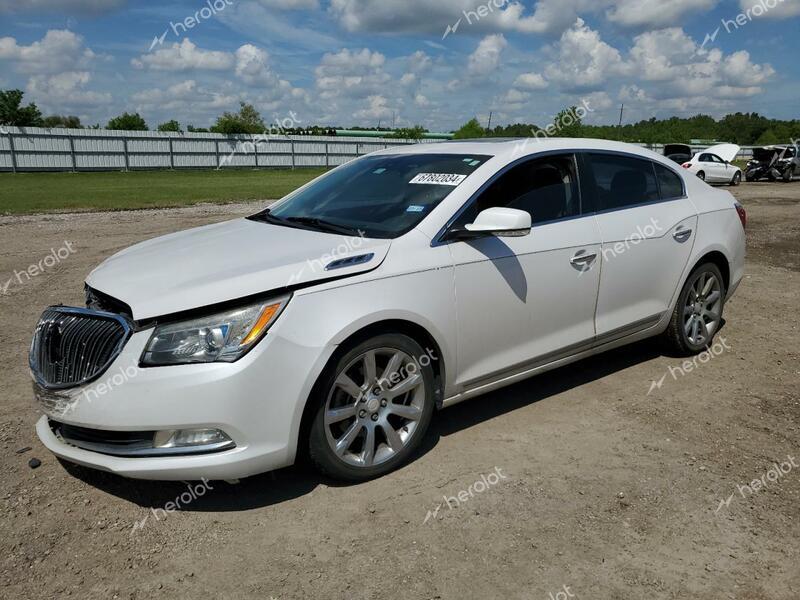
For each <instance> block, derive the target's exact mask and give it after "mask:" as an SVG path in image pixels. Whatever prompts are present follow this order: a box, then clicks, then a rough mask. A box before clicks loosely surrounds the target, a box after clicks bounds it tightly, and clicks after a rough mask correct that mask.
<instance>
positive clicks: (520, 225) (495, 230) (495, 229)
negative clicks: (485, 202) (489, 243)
mask: <svg viewBox="0 0 800 600" xmlns="http://www.w3.org/2000/svg"><path fill="white" fill-rule="evenodd" d="M465 228H466V230H467V231H469V232H472V233H475V234H488V235H495V236H497V237H520V236H524V235H528V234H529V233H530V232H531V215H530V213H527V212H525V211H524V210H517V209H516V208H502V207H499V206H496V207H494V208H487V209H486V210H482V211H481V212H480V213H478V216H477V217H476V218H475V222H474V223H470V224H469V225H465Z"/></svg>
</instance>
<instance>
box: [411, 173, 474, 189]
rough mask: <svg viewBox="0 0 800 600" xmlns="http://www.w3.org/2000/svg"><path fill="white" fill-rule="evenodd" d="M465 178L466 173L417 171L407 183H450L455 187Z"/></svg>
mask: <svg viewBox="0 0 800 600" xmlns="http://www.w3.org/2000/svg"><path fill="white" fill-rule="evenodd" d="M466 178H467V176H466V175H459V174H458V173H419V174H417V175H415V176H414V179H412V180H411V181H409V182H408V183H417V184H428V185H451V186H453V187H455V186H457V185H458V184H459V183H461V182H462V181H464V180H465V179H466Z"/></svg>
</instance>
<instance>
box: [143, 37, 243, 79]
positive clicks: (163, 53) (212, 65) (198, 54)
mask: <svg viewBox="0 0 800 600" xmlns="http://www.w3.org/2000/svg"><path fill="white" fill-rule="evenodd" d="M131 64H132V65H133V66H134V68H136V69H143V68H148V69H154V70H156V71H188V70H190V69H200V70H210V71H220V70H225V69H231V68H232V67H233V66H234V57H233V54H231V53H229V52H218V51H215V50H203V49H202V48H198V47H197V46H196V45H195V44H193V43H192V41H191V40H190V39H189V38H184V39H183V40H182V41H181V42H175V43H174V44H172V46H170V47H168V48H161V49H159V50H156V51H155V52H153V53H151V54H143V55H142V56H140V57H139V58H134V59H133V60H131Z"/></svg>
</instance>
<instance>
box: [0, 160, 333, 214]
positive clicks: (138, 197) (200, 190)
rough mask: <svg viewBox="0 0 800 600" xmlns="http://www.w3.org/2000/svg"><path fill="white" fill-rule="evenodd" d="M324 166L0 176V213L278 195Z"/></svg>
mask: <svg viewBox="0 0 800 600" xmlns="http://www.w3.org/2000/svg"><path fill="white" fill-rule="evenodd" d="M324 172H325V170H324V169H297V170H295V171H291V170H288V169H287V170H247V171H134V172H130V173H122V172H102V173H3V174H0V214H25V213H40V212H53V211H62V212H63V211H72V210H124V209H131V208H156V207H168V206H185V205H187V204H196V203H198V202H220V203H225V202H238V201H244V200H266V199H276V198H280V197H282V196H284V195H286V194H287V193H289V192H291V191H292V190H294V189H296V188H298V187H300V186H301V185H303V184H304V183H306V182H308V181H310V180H311V179H313V178H314V177H316V176H318V175H321V174H322V173H324Z"/></svg>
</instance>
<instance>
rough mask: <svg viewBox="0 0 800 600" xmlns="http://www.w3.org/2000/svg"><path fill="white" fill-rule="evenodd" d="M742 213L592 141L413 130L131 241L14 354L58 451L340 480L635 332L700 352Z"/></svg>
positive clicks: (709, 334) (731, 284)
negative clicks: (224, 211) (244, 201)
mask: <svg viewBox="0 0 800 600" xmlns="http://www.w3.org/2000/svg"><path fill="white" fill-rule="evenodd" d="M744 226H745V212H744V209H743V208H742V207H741V206H740V205H738V204H737V203H736V202H735V201H734V198H733V197H732V196H731V195H730V193H728V192H727V191H722V190H717V189H713V188H711V187H709V186H708V185H706V184H705V183H703V182H702V181H700V180H699V179H698V178H697V177H687V171H685V170H682V169H680V168H676V166H675V164H674V163H672V162H670V161H669V160H668V159H666V158H665V157H663V156H660V155H657V154H655V153H653V152H650V151H648V150H644V149H642V148H639V147H636V146H630V145H627V144H621V143H616V142H608V141H602V140H575V139H550V140H544V141H543V140H535V141H519V140H517V141H485V142H470V141H465V142H451V143H437V144H419V145H412V146H408V147H404V148H402V149H399V148H392V149H388V150H385V151H380V152H376V153H374V154H370V155H367V156H364V157H361V158H359V159H357V160H354V161H352V162H349V163H347V164H345V165H343V166H340V167H338V168H336V169H334V170H332V171H330V172H329V173H327V174H325V175H323V176H322V177H320V178H318V179H316V180H314V181H312V182H311V183H309V184H307V185H306V186H304V187H302V188H300V189H299V190H297V191H295V192H294V193H292V194H290V195H289V196H287V197H286V198H284V199H282V200H280V201H278V202H277V203H276V204H274V205H272V206H271V207H270V208H268V209H265V210H262V211H261V212H258V213H257V214H254V215H253V216H251V217H249V218H246V219H236V220H232V221H228V222H224V223H217V224H214V225H208V226H205V227H200V228H197V229H192V230H189V231H184V232H180V233H174V234H171V235H167V236H164V237H160V238H156V239H153V240H149V241H146V242H143V243H140V244H137V245H135V246H133V247H131V248H128V249H127V250H123V251H122V252H120V253H118V254H116V255H114V256H112V257H111V258H109V259H108V260H106V261H105V262H104V263H102V264H101V265H100V266H99V267H97V268H96V269H95V270H94V271H93V272H92V273H90V274H89V276H88V278H87V280H86V291H87V306H86V307H76V308H69V307H64V306H61V305H59V306H52V307H50V308H48V309H46V311H45V312H44V314H43V315H42V318H41V320H40V322H39V324H38V326H37V328H36V331H35V334H34V338H33V342H32V345H31V351H30V366H31V371H32V374H33V377H34V380H35V385H34V389H35V394H36V396H37V399H38V401H39V403H40V406H41V407H42V410H43V412H44V413H45V415H44V416H42V417H41V419H40V420H39V422H38V423H37V433H38V435H39V437H40V439H41V440H42V442H43V443H44V445H45V446H47V447H48V448H49V449H50V450H51V451H52V452H53V453H54V454H56V455H58V456H59V457H61V458H62V459H64V460H66V461H71V462H74V463H79V464H82V465H86V466H89V467H94V468H97V469H102V470H105V471H111V472H115V473H119V474H121V475H125V476H128V477H136V478H148V479H167V480H169V479H172V480H191V479H200V478H207V479H235V478H240V477H246V476H248V475H253V474H256V473H261V472H264V471H268V470H271V469H277V468H280V467H285V466H287V465H291V464H293V463H294V462H295V460H296V459H297V458H298V457H299V456H301V455H305V456H309V457H310V459H311V460H312V461H313V463H314V464H315V465H317V466H318V467H319V469H320V470H321V471H323V472H324V473H327V474H329V475H331V476H333V477H336V478H340V479H343V480H349V481H359V480H364V479H368V478H371V477H375V476H379V475H382V474H384V473H387V472H388V471H391V470H392V469H395V468H397V467H399V466H401V465H403V464H404V463H406V462H407V461H408V460H409V459H411V458H412V457H413V456H414V453H415V451H417V449H418V448H419V446H420V443H421V442H422V440H423V437H424V436H425V434H426V430H427V429H428V427H429V424H430V422H431V419H432V418H433V416H434V414H435V413H436V411H438V410H440V409H443V408H446V407H448V406H452V405H453V404H456V403H458V402H461V401H463V400H466V399H468V398H471V397H474V396H479V395H481V394H484V393H486V392H489V391H491V390H495V389H498V388H502V387H503V386H507V385H509V384H511V383H514V382H517V381H520V380H522V379H525V378H527V377H530V376H532V375H535V374H537V373H541V372H543V371H547V370H548V369H553V368H555V367H559V366H562V365H565V364H568V363H571V362H574V361H578V360H580V359H582V358H585V357H588V356H591V355H593V354H597V353H600V352H604V351H606V350H608V349H611V348H614V347H617V346H621V345H624V344H629V343H632V342H636V341H638V340H642V339H644V338H648V337H651V336H662V337H664V338H665V339H666V340H667V341H668V342H669V343H670V344H671V345H672V347H673V349H674V351H676V352H678V353H680V354H685V355H691V354H696V353H699V352H701V351H703V350H704V349H706V348H707V347H709V345H710V344H712V340H713V338H714V336H715V334H716V333H717V332H718V330H719V328H720V325H721V323H722V314H723V307H724V304H725V301H726V300H727V299H728V298H730V296H731V294H733V292H734V290H736V287H737V286H738V285H739V282H740V281H741V279H742V274H743V270H744V258H745V234H744Z"/></svg>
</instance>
